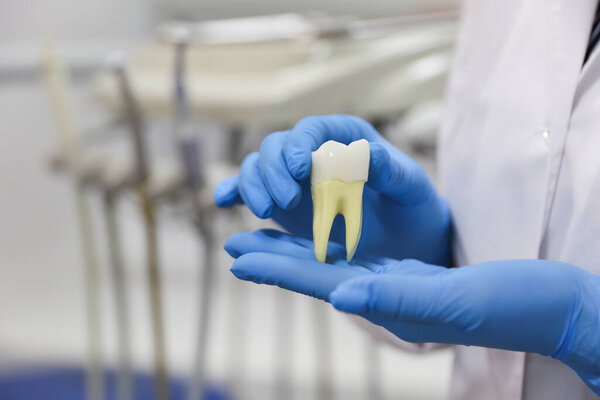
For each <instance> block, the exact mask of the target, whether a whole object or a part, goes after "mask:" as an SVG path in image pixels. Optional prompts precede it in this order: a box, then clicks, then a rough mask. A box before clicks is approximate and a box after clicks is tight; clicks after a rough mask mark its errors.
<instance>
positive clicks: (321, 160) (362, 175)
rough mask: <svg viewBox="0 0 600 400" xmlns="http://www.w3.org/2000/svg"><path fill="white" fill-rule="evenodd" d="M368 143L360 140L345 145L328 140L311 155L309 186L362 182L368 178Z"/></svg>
mask: <svg viewBox="0 0 600 400" xmlns="http://www.w3.org/2000/svg"><path fill="white" fill-rule="evenodd" d="M369 157H370V151H369V142H367V141H366V140H365V139H360V140H357V141H355V142H352V143H350V144H349V145H345V144H343V143H339V142H334V141H333V140H330V141H328V142H325V143H323V144H322V145H321V147H319V148H318V150H317V151H313V153H312V171H311V176H310V183H311V185H313V186H314V185H317V184H319V183H321V182H325V181H330V180H335V179H337V180H341V181H342V182H348V183H349V182H354V181H363V182H366V181H367V178H368V176H369Z"/></svg>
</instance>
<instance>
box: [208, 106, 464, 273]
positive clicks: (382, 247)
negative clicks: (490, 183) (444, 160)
mask: <svg viewBox="0 0 600 400" xmlns="http://www.w3.org/2000/svg"><path fill="white" fill-rule="evenodd" d="M359 139H367V140H368V141H369V145H370V149H371V162H370V168H369V179H368V182H367V185H366V186H365V190H364V197H363V231H362V236H361V241H360V244H359V246H358V249H357V255H360V253H361V252H363V251H366V252H371V253H375V254H381V255H385V256H389V257H395V258H415V259H419V260H423V261H426V262H431V263H436V264H441V265H449V264H450V263H451V259H452V257H451V251H450V213H449V211H448V207H447V205H446V203H445V201H444V200H443V199H441V198H440V197H439V196H438V195H437V194H436V191H435V188H434V186H433V184H432V183H431V181H430V180H429V178H428V177H427V174H426V173H425V172H424V171H423V169H422V168H421V167H420V166H419V165H418V164H417V163H415V162H414V161H413V160H411V159H410V158H409V157H407V156H406V155H404V154H403V153H401V152H400V151H399V150H398V149H396V148H394V147H393V146H392V145H391V144H390V143H388V142H387V141H386V140H385V139H384V138H383V137H381V135H379V134H378V133H377V131H376V130H375V129H374V128H373V127H372V126H371V125H370V124H369V123H367V122H366V121H364V120H362V119H360V118H356V117H352V116H347V115H330V116H323V117H309V118H305V119H303V120H302V121H300V122H299V123H298V124H297V125H296V126H295V127H294V129H292V130H290V131H284V132H276V133H273V134H271V135H269V136H267V137H266V138H265V139H264V141H263V142H262V145H261V146H260V151H259V152H258V153H253V154H250V155H249V156H248V157H246V159H245V160H244V162H243V164H242V168H241V171H240V174H239V176H236V177H232V178H229V179H227V180H225V181H224V182H222V183H221V184H220V185H219V186H218V187H217V189H216V190H215V195H214V198H215V203H216V204H217V205H218V206H220V207H231V206H232V205H234V204H236V203H241V202H243V203H245V204H246V205H247V206H248V208H249V209H250V210H251V211H252V212H253V213H254V214H256V215H257V216H258V217H260V218H273V219H274V220H275V221H276V222H277V223H278V224H279V225H281V226H282V227H283V228H284V229H286V230H287V231H289V232H291V233H293V234H295V235H297V236H301V237H305V238H312V200H311V195H310V179H309V177H310V170H311V152H312V151H314V150H317V149H318V148H319V146H321V144H323V143H325V142H326V141H328V140H335V141H338V142H342V143H345V144H348V143H351V142H353V141H355V140H359ZM331 240H333V241H335V242H338V243H343V242H344V225H343V219H342V218H339V217H338V218H336V220H335V222H334V224H333V229H332V233H331Z"/></svg>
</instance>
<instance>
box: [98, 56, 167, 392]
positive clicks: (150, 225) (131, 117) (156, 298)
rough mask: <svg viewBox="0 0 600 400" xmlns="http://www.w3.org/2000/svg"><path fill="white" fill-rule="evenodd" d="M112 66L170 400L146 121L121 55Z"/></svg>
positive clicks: (162, 378) (160, 376) (158, 379)
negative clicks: (132, 156) (122, 111)
mask: <svg viewBox="0 0 600 400" xmlns="http://www.w3.org/2000/svg"><path fill="white" fill-rule="evenodd" d="M109 65H110V67H111V69H112V71H113V73H114V74H115V77H116V78H117V81H118V84H119V90H120V92H121V98H122V99H123V106H124V108H125V113H126V117H127V123H128V124H129V127H130V131H131V139H132V142H133V147H134V152H135V162H136V174H135V182H136V191H137V194H138V198H139V202H140V211H141V213H142V216H143V219H144V225H145V234H146V251H147V255H146V256H147V274H148V288H149V297H150V310H151V314H152V316H151V317H152V333H153V347H154V375H155V389H156V397H157V399H158V400H168V399H169V398H170V390H169V385H170V383H169V374H168V370H167V357H166V346H165V334H164V322H163V310H162V293H161V276H160V266H159V260H158V243H157V232H156V220H155V213H154V205H153V204H152V199H151V196H150V193H149V188H148V176H149V167H148V161H147V157H146V152H145V148H144V138H143V122H142V117H141V113H140V110H139V107H138V105H137V102H136V100H135V97H134V95H133V92H132V89H131V85H130V83H129V79H128V77H127V73H126V71H125V64H124V59H123V57H122V55H121V54H113V55H112V56H111V57H110V60H109Z"/></svg>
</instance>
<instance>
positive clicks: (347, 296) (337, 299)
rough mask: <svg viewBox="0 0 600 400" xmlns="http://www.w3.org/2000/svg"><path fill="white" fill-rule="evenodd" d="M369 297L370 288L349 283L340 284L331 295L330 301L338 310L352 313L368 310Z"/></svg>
mask: <svg viewBox="0 0 600 400" xmlns="http://www.w3.org/2000/svg"><path fill="white" fill-rule="evenodd" d="M369 299H370V296H369V292H368V290H365V288H363V287H359V286H356V285H349V284H348V283H345V284H341V285H340V286H338V287H337V288H336V289H335V290H334V291H333V292H332V293H331V295H330V296H329V302H330V303H331V304H332V305H333V307H335V309H336V310H339V311H342V312H345V313H350V314H361V313H365V312H367V310H368V304H369Z"/></svg>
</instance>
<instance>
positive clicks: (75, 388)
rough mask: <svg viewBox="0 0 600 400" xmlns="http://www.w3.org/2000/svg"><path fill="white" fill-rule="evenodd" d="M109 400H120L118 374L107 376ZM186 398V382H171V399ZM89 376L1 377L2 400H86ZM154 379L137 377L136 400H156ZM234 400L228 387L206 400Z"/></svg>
mask: <svg viewBox="0 0 600 400" xmlns="http://www.w3.org/2000/svg"><path fill="white" fill-rule="evenodd" d="M105 378H106V380H105V384H106V393H105V394H106V396H105V400H116V391H115V389H116V387H115V382H116V379H115V374H114V373H112V372H107V373H106V374H105ZM185 395H186V390H185V385H184V382H183V380H178V379H174V380H172V382H171V399H172V400H183V399H184V398H185ZM84 399H85V372H84V371H83V370H82V369H80V368H68V367H56V368H30V369H27V370H20V371H13V372H11V373H4V374H0V400H84ZM153 399H155V396H154V393H153V381H152V377H151V376H150V375H148V374H137V375H136V377H135V400H153ZM199 400H231V397H230V396H228V395H227V393H226V391H225V390H224V387H222V386H218V385H214V384H213V385H207V388H206V390H205V392H204V395H203V397H202V399H199Z"/></svg>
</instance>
